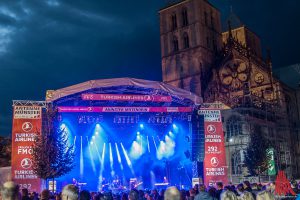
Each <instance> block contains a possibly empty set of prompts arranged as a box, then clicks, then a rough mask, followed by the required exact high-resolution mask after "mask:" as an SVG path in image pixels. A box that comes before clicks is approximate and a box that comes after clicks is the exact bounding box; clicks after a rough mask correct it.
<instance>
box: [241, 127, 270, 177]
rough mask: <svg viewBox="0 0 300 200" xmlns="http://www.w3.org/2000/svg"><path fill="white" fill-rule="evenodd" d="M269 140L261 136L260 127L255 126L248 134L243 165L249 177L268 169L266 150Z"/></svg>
mask: <svg viewBox="0 0 300 200" xmlns="http://www.w3.org/2000/svg"><path fill="white" fill-rule="evenodd" d="M269 147H270V142H269V140H268V139H267V138H266V137H265V136H264V135H263V134H262V131H261V128H260V126H255V127H254V129H253V131H252V133H251V134H250V142H249V144H248V147H247V149H246V154H245V164H246V166H247V168H248V170H249V173H250V175H252V176H256V175H261V174H262V173H263V172H265V171H266V170H267V169H268V159H269V158H268V155H267V149H268V148H269Z"/></svg>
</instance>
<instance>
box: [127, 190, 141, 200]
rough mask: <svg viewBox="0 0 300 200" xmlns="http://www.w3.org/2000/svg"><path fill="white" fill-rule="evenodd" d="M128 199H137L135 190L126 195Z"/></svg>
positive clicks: (137, 194) (137, 195)
mask: <svg viewBox="0 0 300 200" xmlns="http://www.w3.org/2000/svg"><path fill="white" fill-rule="evenodd" d="M128 199H129V200H138V199H139V193H138V191H137V190H136V189H132V190H130V192H129V194H128Z"/></svg>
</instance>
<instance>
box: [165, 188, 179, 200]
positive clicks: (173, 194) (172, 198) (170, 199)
mask: <svg viewBox="0 0 300 200" xmlns="http://www.w3.org/2000/svg"><path fill="white" fill-rule="evenodd" d="M164 200H180V192H179V190H178V189H177V188H176V187H169V188H168V189H167V190H166V191H165V194H164Z"/></svg>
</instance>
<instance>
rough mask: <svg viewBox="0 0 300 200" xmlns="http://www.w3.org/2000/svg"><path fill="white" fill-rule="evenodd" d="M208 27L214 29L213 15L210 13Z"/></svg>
mask: <svg viewBox="0 0 300 200" xmlns="http://www.w3.org/2000/svg"><path fill="white" fill-rule="evenodd" d="M210 25H211V28H212V29H215V21H214V16H213V13H212V12H211V13H210Z"/></svg>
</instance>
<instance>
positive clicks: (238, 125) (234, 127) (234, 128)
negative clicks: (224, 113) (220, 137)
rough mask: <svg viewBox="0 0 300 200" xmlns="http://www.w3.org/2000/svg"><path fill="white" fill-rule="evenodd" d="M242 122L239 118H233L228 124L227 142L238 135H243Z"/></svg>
mask: <svg viewBox="0 0 300 200" xmlns="http://www.w3.org/2000/svg"><path fill="white" fill-rule="evenodd" d="M242 134H243V130H242V120H241V118H240V117H238V116H231V117H230V118H229V119H228V120H227V122H226V141H227V142H228V141H229V140H230V138H233V137H235V136H238V135H242Z"/></svg>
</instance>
